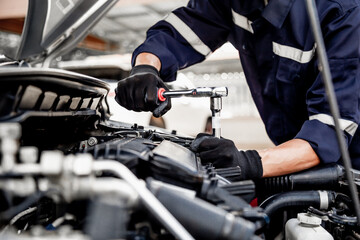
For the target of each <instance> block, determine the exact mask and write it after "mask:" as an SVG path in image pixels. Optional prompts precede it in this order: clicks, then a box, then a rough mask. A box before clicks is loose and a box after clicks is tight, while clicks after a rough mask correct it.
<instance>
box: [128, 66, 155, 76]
mask: <svg viewBox="0 0 360 240" xmlns="http://www.w3.org/2000/svg"><path fill="white" fill-rule="evenodd" d="M144 73H151V74H154V75H156V76H160V74H159V71H158V70H157V69H156V68H155V67H154V66H151V65H147V64H143V65H137V66H135V67H133V68H132V69H131V72H130V76H131V75H135V74H144Z"/></svg>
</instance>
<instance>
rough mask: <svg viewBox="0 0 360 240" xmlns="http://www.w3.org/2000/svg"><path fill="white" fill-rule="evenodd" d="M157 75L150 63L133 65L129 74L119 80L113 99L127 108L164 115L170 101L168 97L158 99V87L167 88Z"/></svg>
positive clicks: (157, 115)
mask: <svg viewBox="0 0 360 240" xmlns="http://www.w3.org/2000/svg"><path fill="white" fill-rule="evenodd" d="M159 75H160V74H159V72H158V70H157V69H156V68H155V67H153V66H150V65H138V66H135V67H133V68H132V70H131V72H130V76H129V77H127V78H125V79H123V80H120V81H119V83H118V86H117V88H116V89H115V93H116V96H115V100H116V101H117V102H118V103H119V104H120V105H121V106H123V107H125V108H126V109H128V110H134V111H136V112H140V111H151V112H153V115H154V117H160V116H162V115H164V114H165V113H166V112H167V111H168V110H169V109H170V108H171V101H170V99H169V98H167V99H166V100H165V101H164V102H160V101H159V100H158V96H157V92H158V89H159V88H165V89H166V90H168V88H167V87H166V86H165V84H164V82H163V81H162V80H161V78H160V77H159Z"/></svg>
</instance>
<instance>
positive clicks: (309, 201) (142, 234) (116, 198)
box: [0, 68, 360, 239]
mask: <svg viewBox="0 0 360 240" xmlns="http://www.w3.org/2000/svg"><path fill="white" fill-rule="evenodd" d="M20 70H21V71H20ZM0 74H1V79H0V85H1V86H0V89H1V90H0V93H1V100H0V106H1V107H0V146H1V151H0V159H1V167H0V176H1V178H0V186H1V187H0V190H1V195H0V201H1V204H0V206H1V210H0V225H1V226H0V227H1V232H0V236H1V239H283V238H285V237H286V239H300V238H301V237H304V236H305V235H304V234H306V233H307V231H312V232H314V231H315V232H316V233H317V234H318V235H317V236H324V239H360V231H359V227H358V226H357V219H356V217H355V215H354V209H353V204H352V200H351V198H350V197H349V196H350V195H349V190H348V186H347V180H346V178H345V173H344V168H343V167H342V166H341V165H337V164H333V165H326V166H319V167H316V168H313V169H310V170H307V171H304V172H299V173H296V174H291V175H286V176H280V177H273V178H263V179H261V180H257V181H252V180H245V181H240V180H239V178H238V176H239V174H240V173H241V170H240V168H237V167H232V168H221V169H219V168H215V167H214V166H212V164H210V163H208V164H206V163H205V164H202V163H201V162H200V160H199V158H198V157H197V156H196V154H195V153H194V152H193V151H192V150H191V147H190V146H191V143H192V141H193V140H194V139H193V138H192V137H189V136H181V135H179V134H176V133H175V132H168V131H167V130H165V129H158V128H157V129H155V128H150V127H144V126H139V125H137V124H135V123H134V124H128V123H123V122H117V121H111V120H109V109H108V106H107V102H106V94H107V93H108V91H109V88H108V86H107V84H106V83H104V82H102V81H100V80H98V79H94V78H91V77H88V76H85V75H81V74H75V73H72V72H68V71H60V70H49V69H36V68H29V69H28V68H25V69H22V68H8V69H7V68H3V69H2V71H1V72H0ZM352 174H353V176H354V179H355V181H356V185H357V187H358V188H359V186H360V180H359V179H360V172H359V171H356V170H352ZM299 236H301V237H300V238H299ZM301 239H306V238H301Z"/></svg>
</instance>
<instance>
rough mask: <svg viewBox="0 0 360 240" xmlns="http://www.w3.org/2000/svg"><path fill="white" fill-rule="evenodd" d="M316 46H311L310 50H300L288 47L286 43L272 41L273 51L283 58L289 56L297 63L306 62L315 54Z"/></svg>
mask: <svg viewBox="0 0 360 240" xmlns="http://www.w3.org/2000/svg"><path fill="white" fill-rule="evenodd" d="M315 49H316V46H314V47H313V49H312V50H310V51H302V50H300V49H297V48H294V47H289V46H286V45H281V44H279V43H276V42H273V52H274V53H275V54H276V55H278V56H280V57H284V58H289V59H291V60H294V61H296V62H299V63H308V62H310V61H311V59H312V58H313V57H314V55H315Z"/></svg>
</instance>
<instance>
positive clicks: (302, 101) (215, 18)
mask: <svg viewBox="0 0 360 240" xmlns="http://www.w3.org/2000/svg"><path fill="white" fill-rule="evenodd" d="M316 4H317V8H318V12H319V17H320V22H321V28H322V33H323V36H324V41H325V45H326V49H327V56H328V59H329V64H330V68H331V74H332V77H333V84H334V88H335V92H336V97H337V100H338V104H339V108H340V115H341V119H340V120H339V121H340V124H341V129H342V130H343V132H344V135H345V137H346V140H347V144H348V147H349V152H350V156H351V159H352V166H353V167H354V168H356V169H360V130H359V128H358V124H359V121H360V109H359V103H360V102H359V100H360V98H359V96H360V62H359V60H360V7H359V6H360V0H317V1H316ZM227 41H229V42H230V43H232V44H233V45H234V47H235V48H236V49H237V50H238V51H239V55H240V59H241V64H242V67H243V70H244V73H245V76H246V80H247V83H248V85H249V87H250V90H251V93H252V97H253V99H254V101H255V104H256V106H257V108H258V111H259V113H260V116H261V118H262V120H263V122H264V124H265V127H266V131H267V133H268V135H269V137H270V138H271V140H272V141H273V142H274V143H275V144H276V145H278V144H280V143H283V142H285V141H288V140H290V139H293V138H299V139H304V140H306V141H308V142H309V143H310V145H311V146H312V148H313V149H314V151H315V152H316V153H317V155H318V157H319V158H320V160H321V162H322V163H331V162H337V161H339V160H340V158H341V154H340V150H339V147H338V143H337V139H336V135H335V130H334V127H333V125H334V123H333V120H332V117H331V113H330V108H329V105H328V102H327V99H326V93H325V89H324V84H323V81H322V77H321V74H320V73H319V70H318V60H317V57H316V54H315V51H316V44H315V40H314V37H313V34H312V31H311V27H310V23H309V20H308V15H307V12H306V6H305V1H304V0H270V1H269V3H265V2H264V1H263V0H192V1H190V2H189V3H188V6H186V7H181V8H178V9H176V10H174V11H173V12H172V13H170V14H169V15H168V16H167V17H165V18H164V19H163V20H162V21H159V22H158V23H157V24H155V25H154V26H153V27H151V28H150V29H149V30H148V32H147V38H146V40H145V42H144V43H143V44H142V45H140V46H139V47H138V48H137V49H136V50H135V51H134V53H133V65H134V61H135V58H136V56H137V55H138V54H139V53H141V52H148V53H152V54H154V55H156V56H157V57H159V59H160V60H161V64H162V65H161V70H160V75H161V78H162V79H163V80H164V81H172V80H175V78H176V72H177V70H179V69H183V68H186V67H188V66H190V65H193V64H195V63H198V62H201V61H203V60H204V59H206V57H207V56H208V55H209V54H210V53H211V52H213V51H215V50H216V49H217V48H219V47H220V46H221V45H223V44H224V43H225V42H227Z"/></svg>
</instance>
